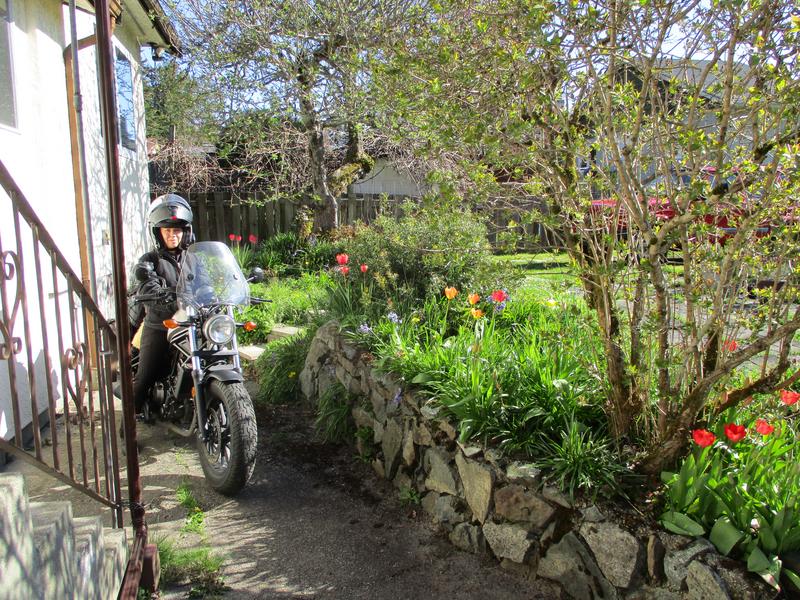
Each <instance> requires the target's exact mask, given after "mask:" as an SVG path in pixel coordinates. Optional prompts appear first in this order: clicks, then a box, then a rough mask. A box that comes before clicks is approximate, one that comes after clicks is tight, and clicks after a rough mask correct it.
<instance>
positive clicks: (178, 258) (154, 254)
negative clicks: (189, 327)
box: [134, 248, 185, 331]
mask: <svg viewBox="0 0 800 600" xmlns="http://www.w3.org/2000/svg"><path fill="white" fill-rule="evenodd" d="M184 257H185V253H184V251H183V250H182V249H180V248H178V249H177V250H173V251H169V250H164V249H158V250H151V251H150V252H147V253H146V254H143V255H142V256H141V258H139V262H138V263H136V267H135V269H134V276H135V277H136V281H137V284H138V285H137V291H141V292H142V293H148V288H149V287H151V286H153V283H150V282H153V281H158V282H160V283H161V287H163V288H165V289H170V290H175V287H176V286H177V285H178V276H179V275H180V273H181V268H182V267H183V262H184ZM150 293H152V292H150ZM146 306H147V310H146V315H145V318H144V326H145V327H151V328H153V329H160V330H162V331H166V329H167V328H166V327H164V324H163V323H162V321H163V320H164V319H169V318H170V317H172V315H174V314H175V311H176V310H178V305H177V303H176V302H175V301H174V300H173V301H170V302H166V303H164V302H148V303H147V304H146Z"/></svg>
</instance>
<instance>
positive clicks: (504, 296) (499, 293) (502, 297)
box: [492, 290, 508, 303]
mask: <svg viewBox="0 0 800 600" xmlns="http://www.w3.org/2000/svg"><path fill="white" fill-rule="evenodd" d="M492 300H494V301H495V302H498V303H499V302H505V301H506V300H508V293H506V291H505V290H495V291H493V292H492Z"/></svg>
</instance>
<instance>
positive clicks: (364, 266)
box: [359, 264, 369, 273]
mask: <svg viewBox="0 0 800 600" xmlns="http://www.w3.org/2000/svg"><path fill="white" fill-rule="evenodd" d="M359 268H360V269H361V272H362V273H366V272H367V270H368V269H369V267H368V266H367V265H365V264H362V265H361V267H359Z"/></svg>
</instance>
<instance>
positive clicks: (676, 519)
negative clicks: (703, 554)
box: [661, 511, 706, 536]
mask: <svg viewBox="0 0 800 600" xmlns="http://www.w3.org/2000/svg"><path fill="white" fill-rule="evenodd" d="M661 522H662V524H663V525H664V527H665V528H666V529H668V530H670V531H671V532H673V533H678V534H680V535H689V536H699V535H703V534H704V533H705V531H706V530H705V528H704V527H703V526H702V525H701V524H700V523H698V522H697V521H695V520H694V519H692V518H690V517H687V516H686V515H684V514H683V513H679V512H674V511H669V512H665V513H664V514H663V515H662V516H661Z"/></svg>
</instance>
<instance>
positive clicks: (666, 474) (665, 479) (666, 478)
mask: <svg viewBox="0 0 800 600" xmlns="http://www.w3.org/2000/svg"><path fill="white" fill-rule="evenodd" d="M674 477H675V473H673V472H671V471H661V482H662V483H667V484H668V483H669V482H670V481H672V480H673V478H674Z"/></svg>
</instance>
